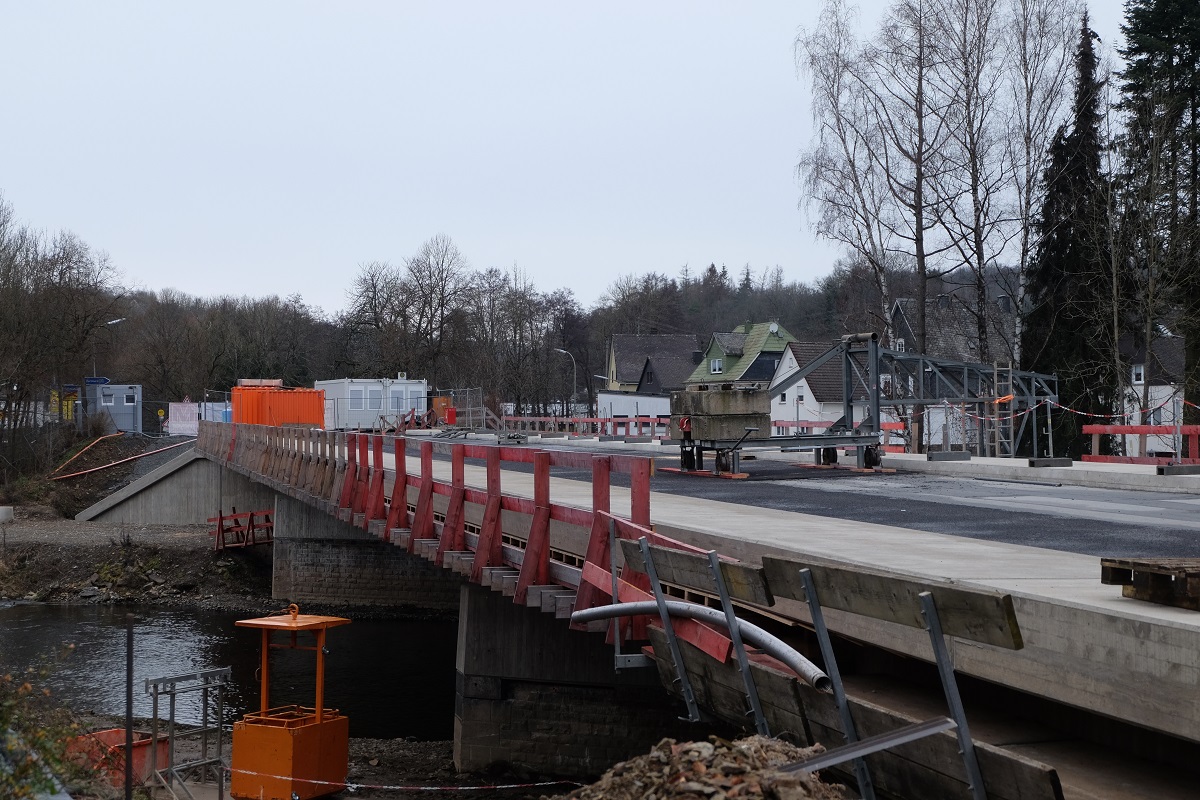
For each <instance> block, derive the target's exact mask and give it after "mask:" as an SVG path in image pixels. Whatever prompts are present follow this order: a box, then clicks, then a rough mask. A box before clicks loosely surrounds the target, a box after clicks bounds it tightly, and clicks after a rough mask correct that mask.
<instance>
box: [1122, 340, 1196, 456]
mask: <svg viewBox="0 0 1200 800" xmlns="http://www.w3.org/2000/svg"><path fill="white" fill-rule="evenodd" d="M1121 344H1122V346H1121V350H1122V356H1123V357H1124V359H1125V361H1126V363H1127V364H1128V365H1129V390H1128V391H1127V392H1126V393H1125V397H1124V409H1123V410H1124V412H1125V415H1126V416H1125V422H1126V424H1129V425H1176V424H1178V423H1181V422H1182V421H1183V386H1182V385H1181V384H1180V376H1182V375H1183V364H1184V353H1183V344H1184V340H1183V337H1182V336H1162V337H1160V338H1158V339H1155V340H1154V342H1153V344H1151V346H1150V351H1149V353H1148V354H1147V352H1146V348H1145V347H1144V346H1141V347H1135V346H1133V345H1132V344H1131V343H1129V342H1128V341H1124V342H1122V343H1121ZM1122 438H1123V439H1124V440H1125V455H1127V456H1149V457H1160V458H1161V457H1172V456H1175V455H1176V454H1177V453H1178V452H1179V443H1178V442H1177V441H1176V437H1175V434H1174V433H1163V434H1147V435H1145V436H1139V435H1136V434H1126V435H1124V436H1123V437H1122ZM1143 440H1144V441H1145V448H1144V452H1143V447H1142V441H1143Z"/></svg>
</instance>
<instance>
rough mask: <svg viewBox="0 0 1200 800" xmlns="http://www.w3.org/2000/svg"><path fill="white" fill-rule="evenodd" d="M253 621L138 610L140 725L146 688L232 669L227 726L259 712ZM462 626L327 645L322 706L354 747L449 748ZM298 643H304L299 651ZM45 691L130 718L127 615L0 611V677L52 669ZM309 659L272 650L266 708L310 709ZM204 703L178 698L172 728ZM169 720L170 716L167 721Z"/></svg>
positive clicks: (352, 637) (363, 627)
mask: <svg viewBox="0 0 1200 800" xmlns="http://www.w3.org/2000/svg"><path fill="white" fill-rule="evenodd" d="M244 616H246V615H244V614H228V613H222V612H194V611H175V610H145V609H143V610H139V611H138V612H136V613H135V614H134V713H135V714H137V715H139V716H150V713H151V699H150V696H149V695H148V694H146V693H145V689H144V682H145V679H146V678H158V677H164V676H169V675H178V674H183V673H189V672H196V671H199V670H203V669H211V668H215V667H225V666H228V667H231V668H232V677H231V683H230V686H229V689H228V690H227V692H226V695H225V706H226V708H225V715H224V716H225V722H226V723H232V722H233V721H234V720H235V719H236V718H238V717H240V716H241V715H242V714H244V713H245V712H246V711H247V710H248V709H254V708H257V707H258V702H259V698H258V686H259V684H258V675H257V669H258V665H259V636H260V633H259V631H257V630H248V629H244V628H235V627H234V624H233V623H234V621H235V620H237V619H240V618H242V617H244ZM455 641H456V632H455V626H454V624H453V623H451V622H415V621H408V620H388V621H368V620H359V621H355V622H353V623H352V624H350V625H346V626H342V627H339V628H335V629H333V630H331V631H330V633H329V636H328V647H329V651H330V652H329V655H328V656H327V658H326V681H325V692H326V705H327V706H331V707H334V708H338V709H340V710H341V711H342V713H344V714H346V715H348V716H349V717H350V733H351V735H352V736H370V737H379V738H390V737H402V736H414V737H417V738H419V739H448V738H450V737H451V735H452V733H453V722H454V720H453V714H454V648H455ZM302 643H303V642H302ZM68 644H74V645H75V648H74V651H73V652H71V653H70V654H69V655H67V656H66V658H65V659H64V660H63V661H62V662H60V663H58V664H57V665H56V666H55V668H54V671H53V675H52V676H51V678H50V685H51V687H52V688H53V689H54V690H55V692H56V693H57V694H58V695H59V696H60V697H62V698H63V699H64V700H65V701H66V702H67V703H68V704H69V705H71V706H72V707H74V708H76V709H80V710H91V711H95V712H97V713H101V714H124V713H125V685H124V680H125V612H124V611H123V610H120V609H116V610H114V609H112V608H108V607H103V606H52V605H40V604H9V605H4V604H0V670H4V671H9V670H17V669H24V668H25V667H27V666H31V665H37V664H41V663H44V662H47V661H53V660H55V658H56V655H57V654H58V653H60V652H62V651H63V650H64V648H65V647H66V646H67V645H68ZM313 673H314V656H313V654H312V653H311V652H306V651H299V652H297V651H281V650H274V651H272V655H271V702H272V704H274V705H282V704H285V703H290V702H301V703H305V704H311V703H312V699H313V695H314V674H313ZM199 703H200V698H199V694H198V693H190V694H184V695H180V697H179V701H178V707H177V711H176V714H177V717H178V718H180V719H182V720H186V721H188V722H198V721H199V716H200V705H199ZM161 713H162V714H165V713H166V710H165V708H164V709H163V710H162V712H161Z"/></svg>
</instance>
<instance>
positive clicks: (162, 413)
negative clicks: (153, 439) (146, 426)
mask: <svg viewBox="0 0 1200 800" xmlns="http://www.w3.org/2000/svg"><path fill="white" fill-rule="evenodd" d="M166 415H167V412H166V411H163V410H162V409H161V408H160V409H159V410H158V416H159V419H161V418H163V417H165V416H166Z"/></svg>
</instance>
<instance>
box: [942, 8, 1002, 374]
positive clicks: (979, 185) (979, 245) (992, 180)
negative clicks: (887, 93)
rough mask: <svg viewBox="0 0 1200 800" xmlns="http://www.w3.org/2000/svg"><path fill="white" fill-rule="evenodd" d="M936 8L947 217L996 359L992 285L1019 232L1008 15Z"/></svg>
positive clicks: (984, 355)
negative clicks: (1005, 29) (1008, 94)
mask: <svg viewBox="0 0 1200 800" xmlns="http://www.w3.org/2000/svg"><path fill="white" fill-rule="evenodd" d="M933 8H934V12H935V19H936V21H937V30H938V39H939V40H940V42H941V50H940V53H941V55H940V58H939V59H938V61H937V64H936V67H935V69H934V70H933V71H932V81H931V83H932V84H933V86H934V87H936V92H937V93H938V95H940V101H939V102H938V103H937V105H936V108H937V111H938V114H939V115H940V116H941V118H942V122H943V128H944V130H945V131H946V134H947V136H946V145H945V147H944V149H943V154H944V157H945V160H946V162H945V164H944V165H943V168H942V169H941V171H940V172H939V173H938V183H939V187H940V194H941V196H942V197H943V198H945V203H944V205H943V206H942V214H943V217H942V221H943V225H944V226H945V228H946V231H947V233H948V235H949V237H950V241H951V242H952V244H953V249H954V252H955V254H956V255H957V259H956V260H957V262H958V264H961V265H962V266H963V267H965V268H966V270H965V271H964V274H966V275H970V277H971V291H972V295H973V296H972V299H971V301H970V302H969V303H964V307H965V308H966V309H967V310H968V312H969V313H970V314H971V316H972V317H973V318H974V320H975V327H976V331H975V336H976V341H977V344H978V350H977V351H976V352H977V354H978V358H979V360H980V361H982V362H983V363H988V362H990V361H991V360H992V358H993V356H994V355H998V354H993V353H991V352H989V350H990V348H989V339H990V337H989V327H990V326H991V324H992V322H993V319H994V317H995V315H994V314H992V313H991V312H990V304H989V301H988V287H989V283H990V282H991V279H992V276H994V275H995V273H996V271H997V267H998V266H1000V261H1001V258H1002V256H1003V253H1004V251H1005V249H1006V248H1007V246H1008V242H1009V240H1010V238H1011V237H1012V236H1013V235H1014V234H1015V232H1016V231H1015V228H1014V226H1013V225H1012V223H1013V221H1014V216H1013V209H1012V208H1011V207H1010V203H1009V196H1010V195H1009V189H1010V187H1011V176H1012V161H1011V159H1010V158H1009V151H1008V148H1007V144H1008V142H1007V136H1006V133H1007V131H1006V130H1005V126H1004V124H1003V117H1004V114H1005V112H1006V111H1007V110H1008V109H1006V108H1004V107H1003V106H1002V105H1001V103H1002V100H1003V91H1002V88H1003V81H1004V78H1005V74H1004V63H1003V58H1002V48H1003V46H1004V40H1003V38H1002V37H1001V35H1000V34H1001V30H1000V28H1001V20H1000V13H999V9H998V8H997V5H996V4H995V3H994V2H992V1H991V0H938V2H937V3H936V4H933ZM950 274H951V275H952V274H954V273H950ZM1009 338H1011V336H1010V337H1009ZM1008 355H1009V357H1010V358H1011V356H1012V354H1011V353H1009V354H1008Z"/></svg>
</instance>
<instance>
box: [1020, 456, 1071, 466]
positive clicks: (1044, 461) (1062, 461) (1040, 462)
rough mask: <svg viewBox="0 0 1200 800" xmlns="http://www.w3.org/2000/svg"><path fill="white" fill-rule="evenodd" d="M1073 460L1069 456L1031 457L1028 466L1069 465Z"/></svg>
mask: <svg viewBox="0 0 1200 800" xmlns="http://www.w3.org/2000/svg"><path fill="white" fill-rule="evenodd" d="M1074 463H1075V462H1074V461H1072V460H1071V459H1069V458H1031V459H1029V466H1031V467H1069V466H1072V465H1073V464H1074Z"/></svg>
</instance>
